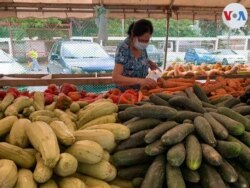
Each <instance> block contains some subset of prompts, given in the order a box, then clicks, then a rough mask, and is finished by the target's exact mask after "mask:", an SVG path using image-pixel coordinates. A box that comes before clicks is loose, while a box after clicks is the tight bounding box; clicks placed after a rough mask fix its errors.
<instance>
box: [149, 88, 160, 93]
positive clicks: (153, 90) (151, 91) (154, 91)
mask: <svg viewBox="0 0 250 188" xmlns="http://www.w3.org/2000/svg"><path fill="white" fill-rule="evenodd" d="M162 91H164V88H155V89H150V90H149V91H148V93H149V94H153V93H160V92H162Z"/></svg>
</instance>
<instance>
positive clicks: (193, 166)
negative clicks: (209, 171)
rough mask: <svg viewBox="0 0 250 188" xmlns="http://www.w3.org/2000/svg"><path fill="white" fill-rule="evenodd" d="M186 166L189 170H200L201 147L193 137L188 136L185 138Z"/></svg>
mask: <svg viewBox="0 0 250 188" xmlns="http://www.w3.org/2000/svg"><path fill="white" fill-rule="evenodd" d="M185 146H186V147H185V148H186V165H187V167H188V168H189V169H190V170H197V169H198V168H200V165H201V162H202V151H201V145H200V142H199V141H198V139H197V138H196V137H195V136H194V135H192V134H191V135H189V136H188V137H187V138H186V145H185Z"/></svg>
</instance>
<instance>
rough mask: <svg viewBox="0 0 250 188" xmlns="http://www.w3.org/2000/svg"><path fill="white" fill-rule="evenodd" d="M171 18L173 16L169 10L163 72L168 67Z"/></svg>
mask: <svg viewBox="0 0 250 188" xmlns="http://www.w3.org/2000/svg"><path fill="white" fill-rule="evenodd" d="M170 16H171V10H169V11H168V12H167V26H166V29H167V33H166V38H165V49H164V52H165V53H164V63H163V70H165V69H166V65H167V53H168V50H167V49H168V33H169V20H170Z"/></svg>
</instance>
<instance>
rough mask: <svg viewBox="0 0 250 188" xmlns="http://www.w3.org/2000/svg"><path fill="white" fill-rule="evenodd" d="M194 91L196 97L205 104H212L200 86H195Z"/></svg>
mask: <svg viewBox="0 0 250 188" xmlns="http://www.w3.org/2000/svg"><path fill="white" fill-rule="evenodd" d="M193 90H194V93H195V94H196V96H197V97H198V98H199V99H200V100H201V101H204V102H207V103H210V101H209V99H208V97H207V94H206V93H205V91H204V89H202V88H201V87H200V86H198V85H193Z"/></svg>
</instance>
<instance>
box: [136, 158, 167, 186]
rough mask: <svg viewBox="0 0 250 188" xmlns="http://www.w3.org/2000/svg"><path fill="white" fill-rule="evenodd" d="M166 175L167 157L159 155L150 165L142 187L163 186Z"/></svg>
mask: <svg viewBox="0 0 250 188" xmlns="http://www.w3.org/2000/svg"><path fill="white" fill-rule="evenodd" d="M164 177H165V158H164V156H163V155H159V156H157V157H156V158H155V159H154V161H153V162H152V164H151V165H150V167H149V169H148V171H147V173H146V175H145V178H144V180H143V182H142V185H141V188H162V186H163V184H164Z"/></svg>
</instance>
